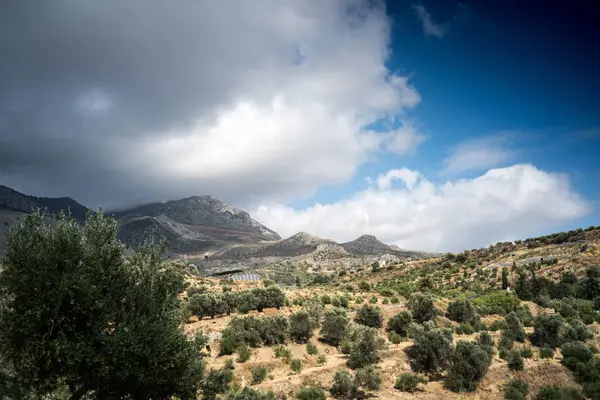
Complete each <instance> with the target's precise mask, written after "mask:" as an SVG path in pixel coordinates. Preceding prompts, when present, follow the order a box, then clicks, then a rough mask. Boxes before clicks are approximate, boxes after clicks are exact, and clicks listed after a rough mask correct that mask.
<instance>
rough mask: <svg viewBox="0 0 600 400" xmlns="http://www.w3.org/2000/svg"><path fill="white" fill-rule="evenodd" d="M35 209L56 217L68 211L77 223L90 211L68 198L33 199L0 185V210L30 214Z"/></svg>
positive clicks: (33, 197)
mask: <svg viewBox="0 0 600 400" xmlns="http://www.w3.org/2000/svg"><path fill="white" fill-rule="evenodd" d="M35 208H41V209H45V210H46V214H51V215H52V216H56V215H58V214H59V213H60V212H61V211H64V212H65V213H66V212H68V211H69V210H70V212H71V216H72V217H73V218H75V219H76V220H78V221H84V220H85V216H86V214H87V213H88V212H89V211H90V210H89V209H88V208H87V207H85V206H82V205H81V204H79V203H78V202H76V201H75V200H73V199H71V198H70V197H57V198H52V197H35V196H28V195H26V194H23V193H20V192H17V191H16V190H13V189H11V188H8V187H6V186H2V185H0V210H7V211H15V212H20V213H30V212H31V211H32V210H33V209H35Z"/></svg>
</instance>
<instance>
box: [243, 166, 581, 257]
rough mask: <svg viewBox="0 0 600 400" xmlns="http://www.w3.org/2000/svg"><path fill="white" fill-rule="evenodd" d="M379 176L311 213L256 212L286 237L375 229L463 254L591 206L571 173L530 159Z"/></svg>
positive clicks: (407, 244) (407, 243) (386, 237)
mask: <svg viewBox="0 0 600 400" xmlns="http://www.w3.org/2000/svg"><path fill="white" fill-rule="evenodd" d="M394 180H401V181H403V183H404V185H403V187H394V185H393V181H394ZM372 181H373V183H376V186H374V187H369V188H367V189H366V190H363V191H361V192H358V193H356V194H355V195H354V196H352V197H351V198H349V199H347V200H343V201H340V202H337V203H333V204H327V205H322V204H316V205H315V206H313V207H310V208H307V209H304V210H294V209H292V208H290V207H286V206H283V205H280V204H270V205H264V206H262V207H260V208H259V209H258V210H256V212H255V213H254V216H255V217H256V218H257V219H258V220H259V221H260V222H262V223H264V224H266V225H267V226H269V227H270V228H271V229H274V230H276V231H277V232H278V233H280V234H281V235H284V236H289V235H292V234H294V233H296V232H298V231H307V232H311V233H313V234H316V235H319V236H323V237H327V238H331V239H334V240H337V241H348V240H352V239H355V238H356V237H358V236H359V235H361V234H365V233H369V234H374V235H375V236H377V237H378V238H379V239H380V240H382V241H384V242H386V243H389V244H396V245H398V246H400V247H403V248H409V249H421V250H429V251H460V250H464V249H470V248H474V247H480V246H487V245H489V244H491V243H495V242H497V241H501V240H514V239H518V238H523V237H526V236H527V235H529V234H535V233H536V232H538V231H539V230H542V229H548V228H550V227H552V226H553V225H555V224H559V223H561V222H565V221H569V220H572V219H575V218H578V217H582V216H584V215H586V214H587V213H588V212H589V211H590V206H589V205H588V204H587V203H586V202H585V201H584V200H583V199H581V198H580V197H579V196H578V195H577V194H576V193H574V192H573V191H572V190H571V188H570V186H569V181H568V178H567V176H565V175H562V174H554V173H548V172H544V171H541V170H539V169H537V168H535V167H534V166H532V165H529V164H520V165H514V166H511V167H507V168H500V169H492V170H489V171H488V172H486V173H485V174H483V175H481V176H479V177H477V178H474V179H462V180H457V181H454V182H447V183H444V184H434V183H432V182H431V181H429V180H427V179H426V178H424V177H423V176H422V175H421V174H420V173H418V172H417V171H411V170H408V169H401V170H393V171H390V172H388V173H387V174H383V175H381V176H380V177H378V178H377V179H373V180H372Z"/></svg>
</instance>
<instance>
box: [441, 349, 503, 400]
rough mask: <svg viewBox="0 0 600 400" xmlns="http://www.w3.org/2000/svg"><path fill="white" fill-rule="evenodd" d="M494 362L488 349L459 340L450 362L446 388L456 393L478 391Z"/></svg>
mask: <svg viewBox="0 0 600 400" xmlns="http://www.w3.org/2000/svg"><path fill="white" fill-rule="evenodd" d="M491 362H492V357H491V355H490V354H489V353H488V351H487V350H486V349H483V348H481V347H480V346H478V345H477V344H476V343H473V342H467V341H464V340H459V341H458V343H456V347H455V349H454V352H453V354H452V357H451V360H450V368H449V370H448V376H447V378H446V387H448V388H449V389H450V390H452V391H454V392H471V391H473V390H475V389H477V386H478V385H479V382H480V381H481V380H482V379H483V377H484V376H485V374H486V373H487V370H488V368H489V366H490V364H491Z"/></svg>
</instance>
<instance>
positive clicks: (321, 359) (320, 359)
mask: <svg viewBox="0 0 600 400" xmlns="http://www.w3.org/2000/svg"><path fill="white" fill-rule="evenodd" d="M326 362H327V357H325V354H319V355H318V356H317V364H319V365H322V364H325V363H326Z"/></svg>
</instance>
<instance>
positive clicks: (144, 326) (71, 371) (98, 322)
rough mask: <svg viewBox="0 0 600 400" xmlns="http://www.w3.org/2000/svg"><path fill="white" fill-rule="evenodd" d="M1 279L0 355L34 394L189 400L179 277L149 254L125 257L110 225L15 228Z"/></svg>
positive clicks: (193, 363)
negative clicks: (60, 390) (3, 303)
mask: <svg viewBox="0 0 600 400" xmlns="http://www.w3.org/2000/svg"><path fill="white" fill-rule="evenodd" d="M7 245H8V250H7V254H6V258H5V261H4V267H3V269H2V271H1V273H0V298H4V299H6V301H7V304H6V306H5V307H2V308H1V310H0V346H1V347H2V348H1V349H0V354H2V355H3V357H5V360H6V362H9V363H10V364H11V365H12V367H13V368H14V371H15V373H16V374H17V375H18V376H19V377H20V379H21V381H22V384H23V385H24V386H25V387H27V388H30V389H31V390H33V391H34V392H36V393H37V394H39V395H44V394H47V393H50V392H52V391H54V390H56V389H57V388H60V387H65V388H66V390H67V391H68V392H70V396H71V398H73V399H78V398H82V397H83V396H85V395H88V396H90V395H91V396H92V397H94V398H99V399H106V398H123V397H127V396H130V397H131V398H138V399H141V398H154V399H167V398H170V397H171V396H178V397H179V398H181V399H192V398H195V397H196V391H197V389H198V385H199V382H200V381H201V378H202V376H203V372H204V361H203V359H202V356H201V353H200V351H199V348H198V346H197V345H196V344H195V343H194V342H192V341H190V340H188V339H187V336H186V335H185V334H184V332H183V331H182V329H181V328H180V326H179V325H180V322H181V320H182V314H181V310H182V307H181V305H180V300H179V298H178V294H179V293H180V292H182V291H183V290H184V288H185V281H184V277H183V275H182V273H181V271H180V270H178V269H175V268H173V267H170V266H169V265H167V264H165V263H163V262H162V260H161V253H160V252H159V251H158V250H155V249H143V250H141V251H140V252H138V253H136V254H135V255H134V256H133V257H132V258H130V259H126V258H125V255H124V248H123V246H122V245H121V244H120V243H119V242H118V240H117V226H116V222H115V221H114V220H113V219H111V218H107V217H105V216H103V214H102V213H98V214H89V215H88V217H87V219H86V222H85V225H84V226H83V227H80V226H79V225H78V224H77V223H76V222H75V221H74V220H73V219H71V218H67V217H64V216H61V217H60V219H59V221H58V223H57V224H56V225H55V226H49V225H47V224H46V223H45V222H44V219H43V216H42V215H41V214H40V213H39V212H35V213H33V214H30V215H28V216H27V217H26V218H25V219H24V221H23V222H22V223H21V224H19V225H17V226H16V227H14V228H13V229H12V230H11V232H10V236H9V238H8V243H7Z"/></svg>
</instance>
